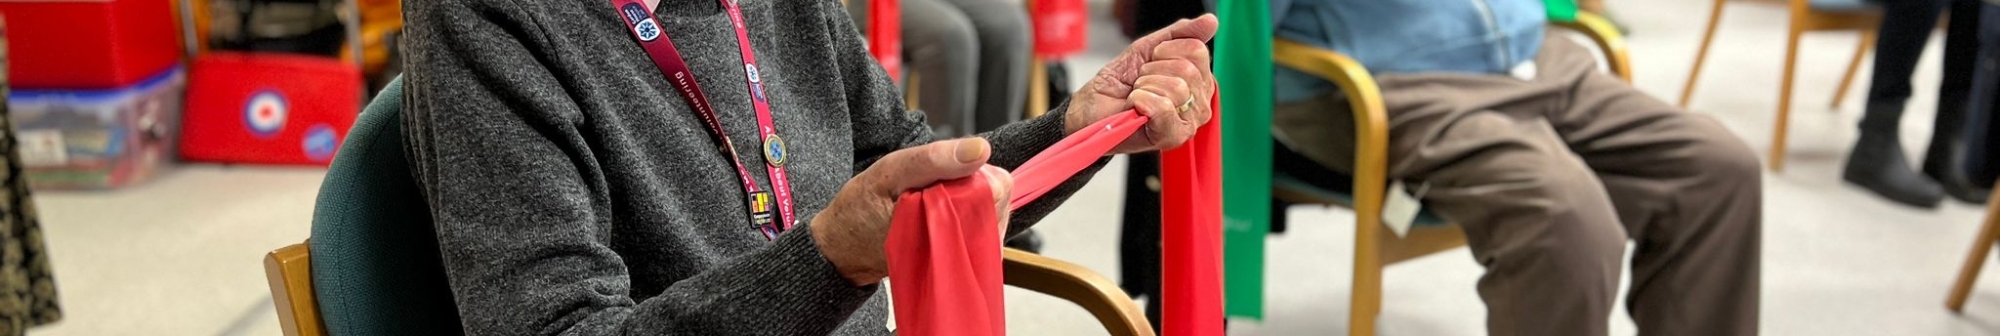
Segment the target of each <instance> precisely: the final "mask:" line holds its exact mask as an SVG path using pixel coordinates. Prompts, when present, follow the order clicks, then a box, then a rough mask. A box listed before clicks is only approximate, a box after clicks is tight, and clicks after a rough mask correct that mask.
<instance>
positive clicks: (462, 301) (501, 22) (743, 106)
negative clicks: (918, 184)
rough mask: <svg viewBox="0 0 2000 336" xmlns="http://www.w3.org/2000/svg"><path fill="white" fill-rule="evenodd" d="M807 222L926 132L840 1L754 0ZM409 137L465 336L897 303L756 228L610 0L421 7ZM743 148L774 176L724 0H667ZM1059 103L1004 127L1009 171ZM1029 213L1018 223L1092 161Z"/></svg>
mask: <svg viewBox="0 0 2000 336" xmlns="http://www.w3.org/2000/svg"><path fill="white" fill-rule="evenodd" d="M740 1H742V2H741V4H742V6H743V10H744V13H743V15H744V16H745V18H746V19H747V26H748V27H749V30H750V35H751V36H752V42H753V43H752V45H753V46H754V48H755V50H756V52H757V56H758V59H759V61H760V63H761V64H760V65H759V66H760V67H761V68H762V70H763V71H761V75H762V76H763V78H762V79H763V82H764V83H765V84H766V86H767V88H766V90H767V92H768V96H769V101H770V103H771V106H772V107H773V110H774V112H775V114H776V121H777V127H778V128H779V133H780V134H781V135H782V136H783V137H784V138H785V139H786V140H787V142H788V144H789V145H790V148H791V152H792V154H791V157H790V158H789V159H788V163H787V165H786V167H788V168H789V169H790V176H791V182H792V188H793V192H794V194H795V196H794V202H795V204H796V205H797V208H798V211H797V213H798V214H799V217H801V218H799V223H810V222H811V220H812V216H813V215H814V214H816V213H818V212H819V210H820V209H822V208H824V207H825V206H826V204H827V202H828V201H830V200H831V199H832V198H833V196H834V194H835V192H836V191H838V190H839V189H840V187H841V186H842V185H843V184H845V183H846V181H847V180H848V179H849V178H851V177H852V176H854V174H856V173H858V172H860V171H861V170H863V169H864V168H866V167H868V166H869V165H870V164H872V163H874V162H875V160H876V159H878V158H880V157H881V156H882V155H884V154H887V153H889V152H891V151H894V150H896V149H899V148H904V147H909V146H912V145H917V144H923V143H926V142H929V141H931V134H930V131H929V129H928V128H926V127H925V123H924V122H923V116H922V114H921V113H910V112H908V111H904V109H903V106H902V96H901V94H900V92H899V90H898V89H897V88H896V87H895V84H893V83H891V82H890V81H889V79H888V78H887V77H886V76H885V75H884V73H883V71H882V70H881V68H880V67H878V66H877V65H876V64H875V63H874V61H873V60H872V59H870V58H869V57H868V56H867V54H866V52H865V46H864V44H863V42H862V38H861V36H860V34H859V33H858V32H857V30H856V29H855V26H854V23H853V22H851V20H850V19H849V18H848V16H847V15H846V13H845V12H844V11H843V9H842V8H841V5H840V3H839V2H838V1H835V0H740ZM404 6H405V7H404V11H405V12H404V15H405V17H406V18H407V22H408V26H407V28H406V33H407V34H408V35H407V40H405V45H406V50H407V57H408V59H409V61H408V62H409V63H407V66H408V67H409V68H408V69H407V71H408V72H407V73H406V75H405V76H406V78H405V79H406V80H407V83H406V84H407V88H406V89H407V96H406V97H407V99H406V100H404V111H405V113H404V117H403V124H404V135H403V136H404V140H405V143H407V146H409V147H408V148H407V151H408V153H409V155H410V157H411V164H412V165H413V166H414V167H413V168H414V170H415V171H416V175H417V178H418V180H419V181H420V184H421V185H422V187H423V189H424V192H425V197H426V200H427V201H429V202H430V204H431V208H432V212H433V216H434V217H435V220H436V223H437V231H438V237H439V243H440V245H441V248H442V254H443V257H444V261H445V269H446V273H447V274H448V275H449V278H450V283H451V288H452V291H453V294H454V297H455V298H456V300H457V304H458V310H459V314H460V316H461V317H462V319H463V321H464V323H465V330H466V331H467V333H468V334H478V335H556V334H563V335H611V334H635V335H826V334H838V335H874V334H886V333H887V332H886V331H885V330H884V328H883V323H884V318H885V317H886V315H885V313H884V307H885V306H886V304H887V301H886V300H884V299H882V296H881V295H880V293H878V292H879V291H878V290H877V289H878V288H876V287H875V286H867V287H856V286H853V285H852V284H850V283H849V282H848V281H847V280H845V279H844V278H842V277H841V276H840V275H839V274H837V273H836V272H835V270H834V268H833V266H832V264H830V263H829V262H827V261H826V259H825V258H824V257H823V256H822V255H820V252H819V249H818V248H817V247H816V243H815V242H814V241H813V237H812V235H811V234H810V232H809V228H808V227H807V226H806V225H800V226H798V227H796V228H794V229H792V230H791V231H787V232H786V233H785V234H784V235H782V236H780V237H778V239H776V241H769V240H766V239H765V238H764V237H763V236H762V235H761V234H759V233H757V231H755V230H754V229H752V228H751V227H750V224H749V220H748V219H747V216H746V212H745V203H744V201H743V197H744V195H743V191H742V188H741V184H740V183H739V182H738V180H737V177H736V175H735V173H734V171H733V169H732V168H731V167H730V164H729V161H728V160H726V159H725V158H724V157H723V155H721V154H719V153H718V151H717V150H716V146H718V145H719V144H717V143H716V141H715V140H713V139H712V138H711V137H710V136H708V135H707V133H705V132H706V131H705V130H704V129H705V128H704V127H703V126H701V122H700V121H699V119H697V117H696V116H695V115H694V114H693V113H692V112H690V111H689V109H688V107H687V105H686V104H685V103H684V102H682V100H681V98H680V97H679V96H678V95H677V94H676V93H674V91H673V90H672V89H671V86H670V85H668V84H667V81H666V80H665V79H663V78H662V76H661V75H660V73H659V71H658V69H657V68H656V67H655V66H654V65H653V63H652V62H651V61H649V59H648V58H647V55H646V53H645V51H644V50H643V49H641V48H640V47H639V46H638V44H637V43H635V42H634V41H633V40H632V39H631V37H630V36H629V35H627V34H628V33H627V32H626V30H625V29H626V28H625V27H624V25H623V22H622V21H620V19H618V17H617V16H616V15H617V14H616V13H615V12H614V11H613V9H612V6H611V3H610V1H606V0H415V1H409V2H406V3H405V4H404ZM660 8H661V9H660V10H658V11H656V15H658V16H660V21H661V24H662V25H663V26H664V27H665V30H666V32H667V36H668V37H669V38H671V39H672V41H673V42H674V43H675V44H676V45H678V46H679V48H680V50H681V52H682V53H683V54H684V55H686V56H688V62H689V63H690V65H691V66H692V68H693V69H694V73H695V75H696V76H697V78H698V83H700V85H701V87H702V89H703V90H704V91H707V94H708V95H709V96H710V99H711V100H712V101H713V104H715V105H716V106H715V107H716V109H717V113H718V115H719V117H720V118H721V122H722V124H723V125H724V128H725V129H726V130H727V132H728V133H729V134H730V135H732V136H734V137H735V138H734V139H735V140H734V141H732V142H733V143H734V145H735V146H736V147H737V148H736V149H737V151H738V153H741V154H740V156H741V157H740V158H739V159H741V160H743V162H744V164H745V165H748V166H750V167H749V168H750V169H749V170H751V174H752V175H753V179H755V180H756V181H758V183H759V184H760V185H766V186H768V179H767V178H766V176H765V173H764V169H761V168H759V167H761V166H762V165H763V164H764V159H763V157H762V155H760V154H759V153H761V152H759V151H758V150H757V141H752V140H750V139H752V138H751V137H754V136H755V134H757V133H756V131H755V129H754V125H755V124H756V121H755V117H754V114H753V112H752V110H751V109H750V105H749V102H750V98H749V96H748V90H746V89H745V86H744V85H745V84H744V81H743V79H742V78H744V77H743V76H744V71H743V68H742V64H741V63H739V62H740V56H739V55H738V52H737V47H736V45H737V44H736V43H737V42H736V38H735V31H734V30H733V29H731V28H730V25H729V21H728V18H727V17H726V16H724V15H726V14H725V13H724V12H723V11H722V10H721V6H720V5H719V4H718V3H716V2H714V0H665V1H664V2H663V3H662V4H661V5H660ZM1063 110H1064V109H1063V108H1062V107H1058V108H1057V109H1056V113H1050V114H1048V115H1047V116H1045V117H1041V118H1037V119H1033V120H1027V121H1023V122H1020V123H1016V124H1014V125H1009V126H1006V127H1004V128H1001V129H999V130H997V131H994V132H992V133H989V134H984V135H983V136H985V137H986V138H987V139H989V140H991V141H992V142H993V145H994V148H995V152H994V155H993V158H992V162H993V164H995V165H998V166H1002V167H1006V168H1009V169H1012V168H1013V167H1015V166H1018V165H1020V164H1021V163H1022V162H1024V161H1026V160H1027V159H1028V158H1029V157H1031V156H1033V155H1034V154H1035V153H1037V152H1039V151H1040V150H1041V149H1043V148H1047V147H1048V146H1049V145H1051V144H1053V143H1054V142H1055V141H1057V140H1058V139H1059V138H1061V137H1062V135H1063V125H1062V120H1063V116H1062V113H1061V111H1063ZM1103 162H1104V161H1101V160H1100V161H1099V162H1098V165H1097V166H1095V167H1093V168H1092V169H1091V170H1089V171H1086V172H1085V173H1083V174H1080V175H1079V176H1078V177H1076V178H1074V179H1071V180H1070V181H1069V182H1067V183H1066V184H1065V185H1064V186H1063V187H1062V188H1060V189H1059V190H1057V192H1055V193H1052V194H1051V195H1050V196H1048V197H1044V198H1043V200H1042V201H1040V202H1038V203H1037V204H1035V205H1032V206H1030V207H1029V208H1027V209H1024V210H1022V211H1020V212H1016V213H1015V215H1014V217H1013V218H1014V222H1013V223H1012V225H1011V227H1012V229H1013V231H1014V232H1019V230H1022V229H1024V228H1026V227H1027V225H1029V223H1033V222H1034V221H1036V220H1039V219H1040V218H1041V217H1043V216H1044V215H1046V214H1047V213H1048V212H1049V211H1051V210H1053V209H1054V207H1055V205H1056V204H1057V203H1059V202H1060V201H1061V199H1063V198H1066V197H1067V196H1068V195H1069V194H1070V193H1073V192H1074V191H1075V190H1076V189H1077V188H1079V187H1081V186H1082V183H1083V182H1084V181H1086V180H1087V179H1088V178H1089V176H1090V175H1091V174H1093V173H1094V172H1095V170H1096V167H1102V165H1103Z"/></svg>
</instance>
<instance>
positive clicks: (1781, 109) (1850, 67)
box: [1679, 0, 1882, 172]
mask: <svg viewBox="0 0 2000 336" xmlns="http://www.w3.org/2000/svg"><path fill="white" fill-rule="evenodd" d="M1728 1H1729V0H1715V5H1714V9H1712V10H1711V14H1709V16H1708V30H1707V31H1706V32H1704V33H1702V36H1701V47H1700V48H1699V49H1697V50H1696V51H1695V55H1694V69H1693V70H1690V71H1688V81H1687V84H1686V86H1684V87H1682V88H1681V100H1680V102H1679V103H1680V106H1681V108H1687V106H1688V100H1689V98H1692V97H1693V96H1694V86H1695V82H1696V81H1697V80H1698V79H1699V78H1701V67H1702V65H1703V63H1705V61H1706V60H1708V47H1709V43H1710V42H1713V41H1715V30H1716V26H1717V25H1718V24H1719V23H1720V22H1721V21H1722V9H1723V7H1726V6H1725V4H1726V3H1727V2H1728ZM1787 6H1788V7H1787V9H1788V10H1789V11H1790V12H1791V23H1790V24H1789V26H1788V28H1787V29H1786V32H1785V75H1784V76H1785V77H1784V79H1783V84H1782V85H1780V88H1779V89H1778V117H1777V120H1776V121H1775V122H1774V123H1773V124H1775V126H1773V127H1774V128H1773V131H1772V134H1771V152H1770V157H1769V164H1770V169H1771V171H1773V172H1781V171H1784V170H1785V138H1786V131H1787V130H1788V128H1789V127H1787V126H1789V124H1790V123H1791V114H1792V83H1793V77H1795V76H1794V73H1795V72H1796V70H1797V68H1798V60H1799V39H1800V38H1803V37H1804V36H1805V34H1806V33H1808V32H1815V31H1826V30H1859V31H1861V43H1860V45H1858V46H1856V47H1855V48H1854V57H1853V59H1851V60H1849V61H1848V62H1847V73H1846V74H1845V75H1842V76H1841V77H1840V85H1839V86H1838V87H1835V88H1834V91H1833V102H1832V103H1829V104H1828V105H1829V106H1832V107H1834V108H1839V107H1840V101H1841V100H1843V99H1845V98H1847V87H1848V86H1849V85H1851V84H1853V83H1854V72H1855V70H1857V69H1860V68H1861V61H1862V59H1864V58H1865V56H1867V55H1868V51H1869V49H1870V48H1873V47H1874V46H1875V29H1876V28H1877V27H1879V26H1881V22H1882V21H1881V19H1882V14H1881V13H1880V12H1879V11H1868V12H1821V11H1816V10H1813V8H1812V1H1811V0H1789V3H1788V4H1787Z"/></svg>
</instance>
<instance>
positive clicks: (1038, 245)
mask: <svg viewBox="0 0 2000 336" xmlns="http://www.w3.org/2000/svg"><path fill="white" fill-rule="evenodd" d="M1005 245H1006V246H1007V247H1011V248H1014V249H1016V250H1022V251H1028V252H1029V253H1042V235H1041V234H1037V233H1035V230H1034V229H1028V230H1027V231H1022V232H1021V234H1018V235H1014V238H1007V243H1006V244H1005Z"/></svg>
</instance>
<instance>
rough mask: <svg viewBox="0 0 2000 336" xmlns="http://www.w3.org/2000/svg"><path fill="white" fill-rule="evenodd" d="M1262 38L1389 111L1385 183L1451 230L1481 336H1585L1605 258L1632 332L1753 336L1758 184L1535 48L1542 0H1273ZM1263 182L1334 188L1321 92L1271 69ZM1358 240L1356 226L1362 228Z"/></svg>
mask: <svg viewBox="0 0 2000 336" xmlns="http://www.w3.org/2000/svg"><path fill="white" fill-rule="evenodd" d="M1272 9H1273V14H1274V16H1273V17H1275V18H1278V21H1279V22H1278V23H1277V25H1278V29H1277V35H1278V36H1279V37H1281V38H1285V39H1290V40H1294V41H1298V42H1301V43H1306V44H1311V45H1316V46H1318V47H1321V48H1327V49H1331V50H1335V51H1339V52H1341V53H1343V54H1346V55H1348V56H1350V57H1352V58H1354V59H1355V60H1357V61H1360V62H1361V63H1362V65H1364V66H1366V67H1367V68H1368V70H1369V71H1370V72H1371V73H1373V74H1374V75H1375V78H1376V80H1378V81H1379V82H1380V86H1381V91H1382V98H1383V100H1384V102H1385V103H1386V104H1387V107H1388V114H1389V128H1390V130H1389V153H1388V158H1389V162H1388V168H1389V176H1390V177H1391V178H1392V179H1394V180H1396V181H1400V182H1404V183H1407V184H1408V185H1410V186H1411V187H1410V188H1408V189H1409V190H1412V191H1415V190H1427V191H1425V192H1422V195H1420V196H1419V198H1420V199H1421V200H1422V201H1423V203H1424V205H1425V206H1426V207H1427V209H1429V210H1430V211H1433V212H1435V213H1437V214H1439V215H1440V216H1442V217H1443V218H1445V219H1447V220H1450V221H1452V222H1454V223H1458V224H1459V225H1460V226H1461V227H1462V228H1463V229H1464V230H1465V236H1466V239H1467V242H1468V243H1469V245H1470V247H1471V250H1472V255H1473V258H1475V259H1477V261H1478V262H1479V263H1480V264H1481V265H1483V266H1485V267H1486V270H1487V271H1486V275H1485V276H1484V277H1482V278H1481V279H1480V281H1479V284H1478V289H1479V295H1480V297H1481V298H1482V299H1484V300H1485V301H1486V304H1487V308H1488V309H1487V311H1488V315H1487V319H1486V321H1487V329H1488V330H1489V332H1491V333H1492V334H1493V335H1604V334H1606V333H1608V332H1609V330H1608V329H1609V323H1610V321H1609V319H1610V318H1609V317H1610V315H1611V309H1612V302H1614V301H1615V297H1614V295H1615V294H1616V293H1615V292H1616V291H1617V290H1618V280H1619V279H1618V278H1619V271H1620V269H1619V267H1621V266H1622V265H1623V264H1624V261H1625V260H1624V259H1623V258H1624V253H1625V243H1626V241H1627V240H1628V239H1629V240H1631V241H1633V242H1634V243H1636V244H1637V248H1636V250H1635V252H1634V253H1635V254H1634V256H1633V258H1632V277H1633V278H1632V282H1631V284H1632V285H1631V286H1632V287H1631V290H1630V293H1628V294H1627V295H1628V298H1627V302H1628V305H1627V309H1629V310H1630V313H1631V315H1632V318H1633V320H1634V321H1635V322H1636V323H1637V324H1638V327H1639V332H1640V333H1641V334H1646V335H1753V334H1756V333H1757V311H1758V259H1759V247H1758V245H1759V240H1760V231H1761V229H1760V228H1761V224H1760V217H1761V210H1760V203H1761V194H1760V188H1761V187H1760V183H1761V182H1760V178H1761V177H1760V175H1759V174H1760V173H1759V170H1760V168H1759V166H1758V161H1757V159H1756V156H1755V155H1754V154H1753V153H1752V152H1751V151H1750V149H1749V148H1748V147H1746V146H1745V145H1744V144H1743V142H1742V141H1741V140H1739V139H1737V137H1736V136H1734V135H1731V134H1730V133H1729V132H1728V131H1727V130H1726V129H1724V128H1723V127H1722V125H1721V124H1718V123H1717V122H1715V121H1714V120H1711V119H1709V118H1707V117H1704V116H1701V115H1695V114H1690V113H1685V112H1683V111H1681V110H1679V109H1676V108H1675V107H1674V106H1672V105H1669V104H1667V103H1665V102H1661V101H1659V100H1657V99H1654V98H1653V97H1651V96H1648V95H1646V94H1645V93H1643V92H1640V91H1639V90H1638V89H1636V88H1634V87H1632V86H1631V85H1628V84H1627V83H1624V82H1622V81H1619V80H1618V79H1617V78H1615V77H1613V76H1612V75H1610V74H1606V73H1603V72H1601V71H1599V70H1598V69H1597V65H1596V60H1595V58H1594V55H1593V53H1592V52H1590V51H1589V50H1588V49H1585V48H1583V47H1580V46H1578V45H1577V44H1575V43H1573V42H1570V41H1568V40H1566V39H1564V38H1561V37H1560V36H1556V37H1553V38H1550V37H1545V35H1544V34H1546V32H1545V31H1544V30H1545V25H1546V21H1547V17H1548V16H1547V14H1546V10H1545V9H1544V7H1543V3H1542V0H1473V1H1424V0H1273V7H1272ZM1276 80H1277V88H1278V92H1277V97H1278V100H1279V106H1278V108H1277V110H1276V111H1275V112H1274V116H1273V125H1274V126H1273V131H1274V134H1275V136H1276V138H1277V140H1278V143H1279V144H1280V145H1279V146H1278V150H1277V153H1276V154H1277V160H1278V166H1279V167H1280V168H1279V169H1280V170H1283V171H1286V172H1287V173H1290V174H1292V175H1295V176H1299V177H1301V178H1303V179H1306V180H1308V181H1311V182H1314V183H1316V184H1322V185H1328V186H1332V185H1338V184H1343V183H1340V182H1339V179H1342V177H1337V176H1335V175H1336V174H1331V173H1329V172H1327V170H1329V169H1330V170H1333V171H1341V172H1350V173H1351V172H1352V171H1353V167H1354V164H1353V160H1354V152H1353V145H1354V135H1353V134H1354V125H1353V119H1352V117H1351V114H1349V113H1350V112H1349V109H1348V106H1349V105H1348V103H1347V102H1346V101H1345V98H1343V97H1342V96H1341V94H1340V92H1339V90H1338V89H1337V88H1335V86H1334V85H1333V84H1332V83H1328V82H1325V81H1324V80H1321V79H1318V78H1315V77H1312V76H1310V75H1307V74H1305V73H1302V72H1297V71H1294V70H1290V69H1284V68H1280V69H1279V70H1278V76H1277V78H1276ZM1370 224H1372V223H1370Z"/></svg>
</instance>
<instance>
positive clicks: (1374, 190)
mask: <svg viewBox="0 0 2000 336" xmlns="http://www.w3.org/2000/svg"><path fill="white" fill-rule="evenodd" d="M1551 24H1552V25H1556V26H1560V27H1563V28H1568V29H1571V30H1575V31H1578V32H1581V33H1583V34H1584V35H1586V36H1588V37H1589V38H1590V39H1591V41H1592V42H1594V43H1595V44H1596V45H1597V48H1598V49H1599V50H1600V51H1601V52H1603V53H1605V66H1606V68H1608V69H1610V71H1611V72H1612V73H1613V74H1615V75H1617V76H1618V77H1619V78H1620V79H1623V80H1625V81H1626V82H1628V83H1629V82H1631V81H1632V64H1631V60H1630V58H1629V54H1628V51H1627V50H1626V48H1625V43H1624V39H1623V38H1622V37H1621V36H1620V35H1619V33H1618V30H1617V29H1616V28H1614V27H1613V26H1612V25H1611V23H1610V21H1607V20H1605V19H1604V18H1603V17H1600V16H1597V15H1593V14H1590V13H1577V20H1576V21H1575V22H1557V23H1551ZM1272 55H1273V59H1274V61H1276V62H1277V64H1278V65H1282V66H1284V67H1286V68H1291V69H1295V70H1299V71H1302V72H1305V73H1307V74H1311V75H1313V76H1316V77H1320V78H1324V79H1327V80H1328V81H1331V82H1333V83H1334V84H1336V85H1337V86H1339V87H1340V90H1341V93H1342V94H1345V95H1346V97H1347V100H1348V104H1349V105H1350V108H1351V109H1352V110H1353V114H1354V125H1355V134H1354V136H1355V142H1354V143H1355V150H1354V156H1355V157H1354V162H1355V166H1354V191H1353V192H1354V193H1353V195H1354V201H1353V202H1352V204H1349V203H1348V202H1346V201H1342V200H1337V199H1331V198H1322V197H1317V196H1313V195H1312V194H1311V193H1308V192H1303V191H1300V190H1291V189H1287V188H1274V189H1273V190H1272V194H1273V196H1276V197H1278V198H1279V199H1282V200H1285V201H1287V202H1292V203H1297V204H1324V205H1336V206H1350V207H1352V208H1353V209H1354V219H1355V223H1356V225H1355V228H1354V237H1355V239H1354V284H1353V289H1352V298H1351V300H1350V303H1349V305H1350V306H1349V311H1348V328H1347V329H1348V334H1349V335H1374V334H1375V317H1376V316H1377V315H1380V314H1381V311H1382V269H1383V268H1384V267H1387V266H1388V265H1391V264H1395V263H1397V262H1402V261H1406V260H1410V259H1415V258H1417V257H1422V256H1425V255H1430V254H1433V253H1438V252H1443V251H1445V250H1450V249H1452V248H1457V247H1459V246H1465V233H1464V232H1463V231H1461V230H1459V228H1458V227H1457V226H1455V225H1446V226H1425V227H1415V228H1411V229H1410V232H1409V233H1408V234H1407V235H1406V236H1405V237H1402V238H1397V237H1396V236H1395V234H1393V233H1390V232H1389V231H1388V230H1383V229H1382V226H1381V225H1377V224H1374V223H1380V222H1381V221H1382V203H1383V197H1384V195H1386V191H1385V190H1384V188H1385V184H1386V183H1387V182H1388V180H1389V178H1388V169H1389V168H1388V150H1389V116H1388V111H1387V108H1386V105H1384V104H1383V102H1382V93H1381V88H1379V87H1377V86H1376V83H1375V79H1374V77H1373V76H1371V75H1370V74H1369V73H1368V70H1367V69H1366V68H1364V67H1362V66H1361V63H1360V62H1356V61H1354V60H1353V59H1351V58H1348V57H1347V56H1345V55H1341V54H1340V53H1338V52H1334V51H1331V50H1325V49H1320V48H1316V47H1312V46H1309V45H1306V44H1302V43H1298V42H1294V41H1289V40H1285V39H1276V40H1274V41H1273V44H1272Z"/></svg>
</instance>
